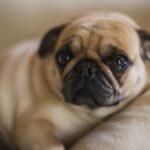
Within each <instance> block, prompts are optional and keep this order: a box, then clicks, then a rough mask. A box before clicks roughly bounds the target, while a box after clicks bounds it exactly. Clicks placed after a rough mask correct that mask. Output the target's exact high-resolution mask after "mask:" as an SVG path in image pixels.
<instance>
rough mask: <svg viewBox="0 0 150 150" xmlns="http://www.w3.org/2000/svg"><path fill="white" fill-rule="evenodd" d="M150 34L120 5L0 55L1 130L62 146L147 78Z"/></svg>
mask: <svg viewBox="0 0 150 150" xmlns="http://www.w3.org/2000/svg"><path fill="white" fill-rule="evenodd" d="M149 41H150V34H149V33H148V32H146V31H143V30H141V29H140V27H139V26H138V25H137V24H136V23H135V22H134V21H133V20H132V19H131V18H129V17H127V16H125V15H123V14H120V13H113V12H109V13H102V12H96V13H91V14H87V15H85V16H81V17H78V18H76V19H74V20H72V21H70V22H69V23H66V24H63V25H60V26H58V27H55V28H53V29H51V30H50V31H48V32H47V33H46V35H45V36H44V37H43V39H42V40H41V42H40V44H38V43H39V42H38V41H37V42H36V41H29V42H27V43H25V44H23V45H20V46H18V47H17V48H15V49H14V50H12V51H9V52H7V54H5V55H4V56H2V58H1V60H0V67H1V70H0V81H1V82H0V83H1V84H0V125H1V126H0V127H1V136H3V137H5V139H7V141H10V143H11V144H10V145H13V147H16V149H17V148H18V149H20V150H64V149H65V147H69V145H71V144H72V143H73V142H74V141H76V140H77V139H78V138H79V137H80V136H81V135H83V134H84V133H85V132H86V131H88V130H89V129H91V128H92V127H94V126H95V125H96V124H97V123H99V122H100V121H102V120H103V119H105V118H106V117H108V116H110V115H112V114H113V113H115V112H117V111H118V110H120V109H121V108H123V107H124V106H125V105H127V104H128V103H129V102H130V101H131V100H133V99H134V98H135V97H136V96H138V95H140V94H141V92H142V91H143V90H144V89H145V88H146V87H147V86H148V85H149V70H148V65H149V60H150V54H149V52H150V50H149V49H150V42H149Z"/></svg>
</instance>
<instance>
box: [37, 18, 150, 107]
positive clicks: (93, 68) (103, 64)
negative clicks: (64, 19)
mask: <svg viewBox="0 0 150 150" xmlns="http://www.w3.org/2000/svg"><path fill="white" fill-rule="evenodd" d="M148 36H149V35H148V34H147V33H146V32H143V31H140V30H137V29H136V27H134V25H133V24H131V23H130V22H128V21H127V20H125V19H121V18H120V19H116V18H115V17H113V16H112V17H110V16H109V17H107V16H105V17H102V18H101V17H95V16H91V15H90V16H86V17H83V18H79V19H76V20H74V21H72V22H70V23H68V24H66V25H63V26H60V27H57V28H55V29H53V30H51V31H49V32H48V33H47V34H46V35H45V37H44V38H43V40H42V43H41V46H40V49H39V54H40V56H41V57H42V58H43V59H47V66H50V67H51V69H50V68H49V69H47V71H48V72H49V78H50V82H51V84H52V87H53V88H54V89H55V92H56V93H57V94H59V95H62V96H63V98H64V100H65V101H66V102H69V103H71V104H74V105H79V106H80V105H81V106H82V105H86V106H87V107H90V108H98V107H100V106H111V105H114V104H117V103H119V102H120V101H122V100H124V99H132V98H134V97H135V96H136V95H137V94H139V93H140V92H141V90H142V89H143V87H144V86H145V83H146V81H147V70H146V67H145V61H146V60H148V58H147V57H148V55H146V52H145V51H146V50H147V49H149V48H147V47H146V48H145V47H144V45H145V42H147V41H149V38H148ZM144 37H147V38H146V40H145V39H144ZM147 45H148V44H147ZM148 46H149V45H148ZM49 64H51V65H49ZM54 81H55V82H54Z"/></svg>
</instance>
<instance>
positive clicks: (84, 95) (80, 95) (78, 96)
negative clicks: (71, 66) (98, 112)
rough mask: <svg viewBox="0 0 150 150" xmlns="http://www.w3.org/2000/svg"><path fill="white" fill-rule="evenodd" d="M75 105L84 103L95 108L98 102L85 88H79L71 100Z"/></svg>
mask: <svg viewBox="0 0 150 150" xmlns="http://www.w3.org/2000/svg"><path fill="white" fill-rule="evenodd" d="M72 103H74V104H75V105H79V106H80V105H84V106H87V107H90V108H97V107H98V104H97V102H96V100H95V98H94V97H93V95H92V94H91V93H90V92H89V91H87V90H86V89H82V90H79V91H78V92H76V93H75V95H74V97H73V101H72Z"/></svg>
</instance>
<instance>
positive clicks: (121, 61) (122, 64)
mask: <svg viewBox="0 0 150 150" xmlns="http://www.w3.org/2000/svg"><path fill="white" fill-rule="evenodd" d="M129 64H130V61H129V59H128V57H127V56H125V55H122V54H116V55H115V56H114V58H113V59H112V61H111V64H110V65H111V67H112V69H113V70H115V71H116V72H121V71H125V70H126V69H127V67H128V66H129Z"/></svg>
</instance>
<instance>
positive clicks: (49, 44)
mask: <svg viewBox="0 0 150 150" xmlns="http://www.w3.org/2000/svg"><path fill="white" fill-rule="evenodd" d="M65 26H66V24H63V25H60V26H57V27H54V28H53V29H51V30H50V31H48V32H47V33H46V34H45V35H44V37H43V39H42V41H41V44H40V47H39V49H38V53H39V55H40V57H42V58H43V57H45V56H46V55H47V54H48V53H51V52H53V50H54V48H55V45H56V43H57V40H58V37H59V35H60V34H61V32H62V31H63V29H64V28H65Z"/></svg>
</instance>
